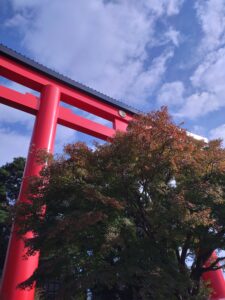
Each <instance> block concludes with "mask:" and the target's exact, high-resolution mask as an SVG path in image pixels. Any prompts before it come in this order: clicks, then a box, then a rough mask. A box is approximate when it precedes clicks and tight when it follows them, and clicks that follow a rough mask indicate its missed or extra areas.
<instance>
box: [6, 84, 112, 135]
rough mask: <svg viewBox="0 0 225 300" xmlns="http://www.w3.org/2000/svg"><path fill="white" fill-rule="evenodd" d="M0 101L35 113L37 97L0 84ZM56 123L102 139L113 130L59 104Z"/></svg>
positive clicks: (37, 103) (37, 105) (37, 102)
mask: <svg viewBox="0 0 225 300" xmlns="http://www.w3.org/2000/svg"><path fill="white" fill-rule="evenodd" d="M0 103H2V104H5V105H8V106H11V107H13V108H16V109H19V110H22V111H24V112H27V113H30V114H32V115H36V114H37V111H38V107H39V98H38V97H35V96H34V95H32V94H28V93H27V94H22V93H19V92H17V91H14V90H12V89H9V88H6V87H4V86H0ZM58 124H60V125H63V126H66V127H68V128H72V129H75V130H78V131H80V132H83V133H86V134H89V135H92V136H94V137H97V138H100V139H102V140H111V139H112V138H113V136H114V135H115V130H114V129H112V128H109V127H107V126H104V125H102V124H99V123H97V122H94V121H91V120H88V119H86V118H84V117H81V116H78V115H77V114H75V113H74V112H73V111H72V110H70V109H68V108H65V107H62V106H60V109H59V117H58Z"/></svg>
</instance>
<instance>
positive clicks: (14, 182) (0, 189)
mask: <svg viewBox="0 0 225 300" xmlns="http://www.w3.org/2000/svg"><path fill="white" fill-rule="evenodd" d="M24 166H25V159H24V158H23V157H17V158H14V159H13V162H11V163H6V164H5V165H3V166H2V167H0V249H1V255H0V270H2V268H3V265H4V260H5V254H6V249H7V245H8V240H9V234H10V227H11V224H12V218H11V217H12V215H11V209H12V206H13V204H14V203H15V200H16V199H17V197H18V194H19V190H20V185H21V180H22V176H23V170H24Z"/></svg>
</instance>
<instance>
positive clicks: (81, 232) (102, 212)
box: [18, 108, 225, 300]
mask: <svg viewBox="0 0 225 300" xmlns="http://www.w3.org/2000/svg"><path fill="white" fill-rule="evenodd" d="M46 183H47V184H46ZM32 195H34V196H32ZM30 199H31V200H32V201H31V203H26V204H24V205H22V206H19V207H18V214H19V216H22V217H21V220H22V221H21V224H20V225H21V231H20V233H25V232H27V231H29V230H32V231H33V232H34V233H35V237H34V238H33V239H32V240H27V241H26V243H27V246H28V252H27V255H32V254H34V253H35V251H38V250H41V263H40V266H39V267H38V269H37V270H36V272H35V273H34V274H33V276H32V277H31V278H30V279H28V280H27V281H26V282H25V283H23V285H22V287H27V286H29V284H31V283H32V282H33V281H34V280H37V283H38V285H39V286H41V287H43V286H44V283H45V282H46V280H57V281H58V282H59V290H58V299H86V294H87V291H89V292H90V293H91V294H92V296H93V299H135V300H136V299H159V300H160V299H207V293H208V292H209V291H208V289H207V286H206V285H205V284H203V282H202V281H201V276H202V274H203V273H204V272H206V271H208V270H215V269H217V268H220V267H222V266H223V264H224V261H223V259H224V258H223V257H220V258H219V259H218V260H220V266H219V265H218V264H216V263H215V261H212V262H211V265H208V266H207V267H206V266H205V263H206V261H207V260H208V259H209V257H210V256H211V254H212V253H213V251H214V250H215V249H218V250H225V235H224V234H225V150H224V149H223V148H222V147H221V142H220V141H211V142H209V143H205V142H204V141H198V140H195V139H194V138H193V137H191V136H188V135H187V134H186V131H185V130H184V129H182V128H180V127H179V126H177V125H175V124H174V123H173V122H172V120H171V118H170V116H169V115H168V112H167V110H166V109H165V108H163V109H161V110H160V111H156V112H152V113H149V114H147V115H141V116H138V117H137V119H136V120H135V121H133V122H131V123H130V125H129V127H128V130H127V132H126V133H121V132H118V133H117V135H116V136H115V138H114V140H113V141H112V143H106V144H104V145H95V148H94V149H93V147H91V148H90V147H88V146H87V145H85V144H83V143H76V144H71V145H67V146H66V147H65V149H64V154H63V155H62V156H61V157H58V158H56V159H53V160H52V163H51V165H50V166H49V167H48V168H45V169H44V170H43V171H42V176H41V177H40V178H35V179H33V180H32V184H31V188H30ZM45 204H47V210H46V216H45V217H43V215H42V208H43V205H45ZM24 214H26V216H27V217H26V220H25V221H24Z"/></svg>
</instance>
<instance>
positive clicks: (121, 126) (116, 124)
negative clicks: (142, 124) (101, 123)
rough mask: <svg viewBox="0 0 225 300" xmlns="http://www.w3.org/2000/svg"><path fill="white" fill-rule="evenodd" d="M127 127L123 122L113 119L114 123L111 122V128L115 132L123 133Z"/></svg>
mask: <svg viewBox="0 0 225 300" xmlns="http://www.w3.org/2000/svg"><path fill="white" fill-rule="evenodd" d="M127 126H128V123H127V122H123V121H122V120H120V119H115V120H114V122H113V128H114V129H115V130H119V131H124V132H125V131H126V130H127Z"/></svg>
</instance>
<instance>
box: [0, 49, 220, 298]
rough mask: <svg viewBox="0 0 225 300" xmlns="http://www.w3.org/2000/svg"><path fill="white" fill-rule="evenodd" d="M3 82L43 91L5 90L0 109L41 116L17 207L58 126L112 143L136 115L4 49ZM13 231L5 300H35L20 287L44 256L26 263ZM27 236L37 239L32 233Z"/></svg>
mask: <svg viewBox="0 0 225 300" xmlns="http://www.w3.org/2000/svg"><path fill="white" fill-rule="evenodd" d="M0 76H3V77H5V78H7V79H10V80H12V81H15V82H17V83H19V84H22V85H24V86H26V87H28V88H30V89H33V90H35V91H38V92H39V93H40V98H38V97H36V96H34V95H33V94H29V93H26V94H22V93H19V92H17V91H15V90H12V89H9V88H7V87H5V86H1V85H0V103H2V104H5V105H8V106H11V107H13V108H16V109H19V110H21V111H24V112H27V113H30V114H33V115H35V116H36V118H35V124H34V129H33V134H32V138H31V142H30V148H29V152H28V156H27V162H26V167H25V170H24V176H23V181H22V185H21V190H20V194H19V198H18V201H27V198H26V190H27V184H28V178H29V177H30V176H34V175H39V172H40V169H41V166H40V165H39V164H37V162H36V153H37V152H38V151H39V150H41V149H45V150H47V151H48V152H49V153H53V147H54V141H55V133H56V126H57V124H61V125H63V126H66V127H68V128H72V129H74V130H78V131H80V132H83V133H86V134H89V135H91V136H94V137H97V138H100V139H102V140H108V141H110V140H112V139H113V137H114V135H115V132H116V130H120V131H126V128H127V125H128V123H129V121H131V120H132V119H133V117H134V116H135V115H136V114H137V113H138V111H137V110H135V109H133V108H131V107H129V106H127V105H125V104H123V103H121V102H118V101H116V100H114V99H112V98H110V97H108V96H106V95H103V94H101V93H99V92H97V91H94V90H92V89H90V88H88V87H86V86H84V85H81V84H79V83H77V82H75V81H73V80H71V79H69V78H67V77H64V76H62V75H60V74H58V73H56V72H54V71H52V70H50V69H48V68H46V67H44V66H42V65H40V64H38V63H36V62H34V61H32V60H30V59H28V58H26V57H24V56H22V55H20V54H18V53H16V52H14V51H13V50H11V49H9V48H7V47H5V46H3V45H0ZM61 102H65V103H67V104H70V105H72V106H74V107H76V108H79V109H82V110H84V111H86V112H89V113H91V114H94V115H96V116H99V117H101V118H104V119H106V120H108V121H110V122H112V124H113V127H112V128H110V127H107V126H104V125H102V124H100V123H97V122H94V121H91V120H89V119H87V118H84V117H81V116H79V115H77V114H75V113H74V112H73V111H72V110H70V109H68V108H65V107H63V106H62V105H60V103H61ZM15 229H16V225H14V226H13V229H12V233H11V238H10V242H9V246H8V251H7V257H6V261H5V266H4V271H3V276H2V280H1V289H0V299H1V300H33V299H34V291H35V289H34V288H32V289H30V290H21V289H18V288H17V286H18V284H19V283H21V282H23V281H24V280H26V279H27V278H29V277H30V276H31V275H32V273H33V272H34V270H35V269H36V267H37V265H38V259H39V254H36V255H35V256H32V257H29V258H28V259H27V260H24V259H23V255H24V254H25V252H26V251H25V250H26V249H25V247H24V242H23V240H22V239H21V238H18V236H17V235H16V233H15V231H16V230H15ZM27 236H32V233H29V234H28V235H27ZM207 279H209V280H211V282H212V286H213V288H214V290H215V293H214V296H215V297H214V299H221V298H224V299H225V283H224V279H223V275H222V271H221V270H218V271H214V272H208V274H207Z"/></svg>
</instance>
